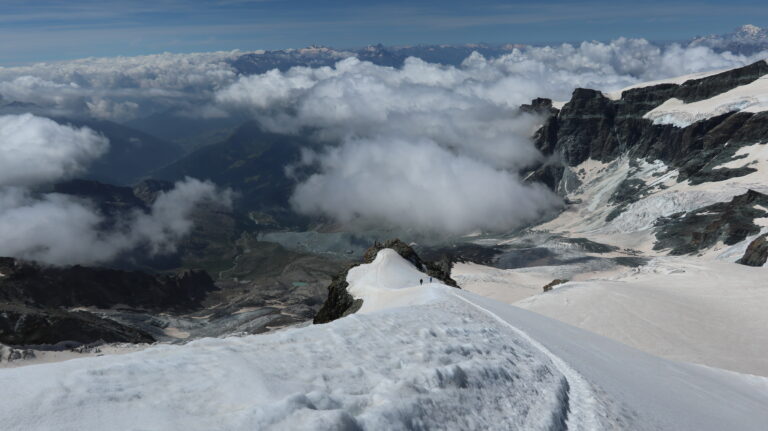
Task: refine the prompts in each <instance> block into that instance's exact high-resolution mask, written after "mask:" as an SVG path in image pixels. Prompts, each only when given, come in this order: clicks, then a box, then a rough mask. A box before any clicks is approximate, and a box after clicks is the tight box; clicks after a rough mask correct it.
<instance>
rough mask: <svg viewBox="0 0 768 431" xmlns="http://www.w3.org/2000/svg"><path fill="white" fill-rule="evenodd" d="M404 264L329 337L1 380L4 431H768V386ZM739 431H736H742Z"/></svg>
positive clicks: (275, 339)
mask: <svg viewBox="0 0 768 431" xmlns="http://www.w3.org/2000/svg"><path fill="white" fill-rule="evenodd" d="M418 278H426V276H425V275H424V274H422V273H419V272H418V271H416V270H415V269H414V268H413V267H412V266H411V265H410V264H409V263H408V262H406V261H405V260H404V259H402V258H400V256H399V255H397V254H396V253H395V252H394V251H392V250H383V251H381V252H380V253H379V255H378V256H377V258H376V260H375V261H374V262H373V263H371V264H368V265H361V266H359V267H357V268H356V269H355V270H354V271H352V272H351V273H350V274H349V277H348V282H349V283H350V290H351V291H353V294H354V295H355V296H357V297H360V298H362V299H363V300H364V301H365V302H366V303H367V304H366V305H365V306H364V309H363V310H362V311H363V312H361V313H359V314H355V315H352V316H348V317H345V318H343V319H340V320H337V321H335V322H332V323H330V324H326V325H316V326H310V327H304V328H295V329H288V330H284V331H281V332H277V333H273V334H268V335H257V336H248V337H240V338H237V337H235V338H226V339H203V340H199V341H194V342H191V343H189V344H187V345H183V346H170V345H166V346H157V347H153V348H150V349H147V350H144V351H141V352H136V353H130V354H125V355H119V356H103V357H97V358H86V359H75V360H70V361H65V362H59V363H52V364H41V365H32V366H28V367H23V368H15V369H6V370H0V388H2V392H3V401H2V402H0V424H2V428H3V429H4V430H86V431H88V430H104V429H110V430H210V429H216V430H241V429H242V430H255V429H285V430H300V429H335V430H355V429H375V430H379V429H380V430H392V429H394V430H397V429H522V430H536V429H546V430H564V429H676V430H685V429H697V430H706V429H713V430H715V429H717V430H719V429H725V428H727V429H747V430H749V429H756V430H757V429H764V428H762V427H763V426H764V424H765V423H768V412H766V410H765V409H764V408H762V407H764V406H765V405H768V384H767V383H766V380H765V379H761V378H754V377H747V376H742V375H738V374H731V373H725V372H722V371H716V370H710V369H706V368H702V367H698V366H691V365H685V364H679V363H674V362H669V361H665V360H662V359H657V358H655V357H651V356H648V355H645V354H643V353H640V352H638V351H635V350H632V349H630V348H627V347H625V346H622V345H620V344H617V343H615V342H612V341H610V340H607V339H604V338H601V337H599V336H596V335H592V334H589V333H586V332H584V331H582V330H579V329H576V328H573V327H570V326H568V325H565V324H563V323H559V322H556V321H554V320H551V319H548V318H546V317H543V316H539V315H536V314H533V313H530V312H527V311H524V310H520V309H516V308H514V307H510V306H508V305H505V304H502V303H499V302H496V301H493V300H490V299H487V298H482V297H479V296H476V295H473V294H471V293H468V292H462V291H460V290H458V289H454V288H450V287H448V286H444V285H442V284H439V283H432V284H428V285H425V286H423V287H418V285H417V283H418ZM726 425H728V426H727V427H726Z"/></svg>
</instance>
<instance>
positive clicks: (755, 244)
mask: <svg viewBox="0 0 768 431" xmlns="http://www.w3.org/2000/svg"><path fill="white" fill-rule="evenodd" d="M766 237H768V234H763V235H760V236H759V237H757V238H755V239H754V240H753V241H752V242H751V243H749V246H748V247H747V251H746V252H744V257H742V258H741V259H739V260H737V261H736V263H740V264H742V265H748V266H763V265H765V262H766V261H768V239H767V238H766Z"/></svg>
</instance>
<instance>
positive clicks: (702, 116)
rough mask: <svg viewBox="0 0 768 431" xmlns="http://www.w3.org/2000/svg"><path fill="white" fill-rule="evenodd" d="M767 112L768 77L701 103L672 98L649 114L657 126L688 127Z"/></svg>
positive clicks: (646, 116)
mask: <svg viewBox="0 0 768 431" xmlns="http://www.w3.org/2000/svg"><path fill="white" fill-rule="evenodd" d="M766 110H768V76H763V77H761V78H758V79H757V80H755V81H753V82H751V83H749V84H746V85H742V86H739V87H736V88H734V89H732V90H730V91H726V92H724V93H720V94H718V95H716V96H714V97H711V98H709V99H706V100H701V101H698V102H692V103H684V102H683V101H681V100H678V99H675V98H672V99H669V100H667V101H666V102H664V103H663V104H661V105H660V106H657V107H656V108H654V109H653V110H651V111H650V112H648V113H646V114H645V115H644V116H643V118H647V119H649V120H652V121H653V123H654V124H672V125H674V126H676V127H681V128H682V127H688V126H690V125H691V124H693V123H695V122H697V121H701V120H706V119H708V118H712V117H716V116H718V115H722V114H727V113H730V112H751V113H756V112H762V111H766Z"/></svg>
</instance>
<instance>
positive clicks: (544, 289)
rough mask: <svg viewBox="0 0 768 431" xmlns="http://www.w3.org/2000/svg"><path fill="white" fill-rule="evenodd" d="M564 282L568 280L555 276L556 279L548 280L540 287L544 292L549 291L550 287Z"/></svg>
mask: <svg viewBox="0 0 768 431" xmlns="http://www.w3.org/2000/svg"><path fill="white" fill-rule="evenodd" d="M565 283H568V280H564V279H560V278H556V279H554V280H552V281H550V282H549V283H547V284H546V285H545V286H544V287H543V288H542V290H543V291H544V292H549V291H550V290H552V289H553V288H554V287H555V286H558V285H561V284H565Z"/></svg>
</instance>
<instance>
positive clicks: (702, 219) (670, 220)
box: [654, 190, 768, 262]
mask: <svg viewBox="0 0 768 431" xmlns="http://www.w3.org/2000/svg"><path fill="white" fill-rule="evenodd" d="M757 205H759V206H762V207H763V208H768V195H765V194H762V193H759V192H756V191H754V190H749V191H747V192H746V193H744V194H743V195H739V196H736V197H734V198H733V199H732V200H731V201H730V202H721V203H716V204H713V205H709V206H706V207H703V208H699V209H698V210H696V211H692V212H689V213H677V214H673V215H671V216H669V217H665V218H662V219H659V221H658V222H657V225H658V226H659V230H658V232H657V233H656V239H657V240H658V241H657V243H656V245H655V246H654V249H656V250H661V249H667V248H668V249H671V251H670V254H673V255H681V254H688V253H693V252H696V251H699V250H702V249H705V248H709V247H712V246H714V245H715V244H717V243H718V242H719V241H722V242H723V243H724V244H726V245H733V244H736V243H738V242H741V241H744V240H745V239H746V238H747V237H748V236H750V235H755V234H758V233H760V226H758V225H756V224H755V223H754V219H756V218H762V217H768V212H766V211H764V210H761V209H757V208H755V206H757ZM755 247H756V248H758V249H759V247H760V246H759V244H758V245H756V246H755ZM755 251H756V252H757V251H758V250H755ZM746 257H747V256H746V255H745V258H746ZM756 258H757V256H755V257H750V258H749V261H750V262H751V261H753V260H752V259H756Z"/></svg>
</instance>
